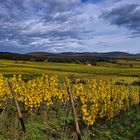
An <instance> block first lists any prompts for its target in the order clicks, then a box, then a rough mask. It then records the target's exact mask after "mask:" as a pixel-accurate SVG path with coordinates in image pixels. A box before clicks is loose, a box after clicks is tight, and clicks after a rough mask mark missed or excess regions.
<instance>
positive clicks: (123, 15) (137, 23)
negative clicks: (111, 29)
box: [102, 4, 140, 36]
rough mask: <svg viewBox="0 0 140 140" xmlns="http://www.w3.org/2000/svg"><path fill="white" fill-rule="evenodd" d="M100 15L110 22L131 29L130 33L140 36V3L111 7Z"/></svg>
mask: <svg viewBox="0 0 140 140" xmlns="http://www.w3.org/2000/svg"><path fill="white" fill-rule="evenodd" d="M102 17H104V18H105V19H106V20H109V21H110V22H111V24H115V25H118V26H123V27H126V28H128V29H129V30H131V31H132V34H137V35H136V36H138V34H139V36H140V5H137V4H131V5H125V6H122V7H117V8H113V9H111V10H110V11H107V12H105V13H104V14H103V15H102Z"/></svg>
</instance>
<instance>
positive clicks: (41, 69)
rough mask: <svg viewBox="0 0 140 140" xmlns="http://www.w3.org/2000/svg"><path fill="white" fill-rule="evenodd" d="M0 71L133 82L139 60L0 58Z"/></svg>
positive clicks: (137, 73) (26, 76) (138, 73)
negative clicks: (85, 62) (94, 63)
mask: <svg viewBox="0 0 140 140" xmlns="http://www.w3.org/2000/svg"><path fill="white" fill-rule="evenodd" d="M129 64H133V68H130V67H128V66H129ZM0 73H3V74H4V75H7V76H9V75H11V74H15V73H20V74H23V75H24V77H25V78H29V77H30V76H39V75H41V73H48V75H58V76H59V77H60V78H64V77H65V76H70V77H73V78H80V79H84V80H87V79H90V78H92V79H93V78H94V79H99V80H100V79H102V80H115V81H118V82H125V83H133V82H134V81H138V80H139V77H140V62H133V61H128V62H125V63H124V62H123V63H121V62H118V64H113V63H108V62H98V63H97V66H87V65H83V64H66V63H45V62H30V61H11V60H0Z"/></svg>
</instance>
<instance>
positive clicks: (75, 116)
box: [67, 87, 82, 140]
mask: <svg viewBox="0 0 140 140" xmlns="http://www.w3.org/2000/svg"><path fill="white" fill-rule="evenodd" d="M67 91H68V95H69V99H70V103H71V106H72V112H73V118H74V123H75V129H76V133H77V137H78V140H82V136H81V132H80V128H79V124H78V117H77V113H76V109H75V105H74V101H73V96H72V94H71V90H70V87H67Z"/></svg>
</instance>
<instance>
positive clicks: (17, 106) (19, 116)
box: [8, 82, 26, 133]
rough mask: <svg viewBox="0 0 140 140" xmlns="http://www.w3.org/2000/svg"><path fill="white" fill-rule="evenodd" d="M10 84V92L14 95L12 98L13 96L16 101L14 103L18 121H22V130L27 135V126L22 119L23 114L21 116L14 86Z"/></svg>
mask: <svg viewBox="0 0 140 140" xmlns="http://www.w3.org/2000/svg"><path fill="white" fill-rule="evenodd" d="M8 84H9V87H10V91H11V93H12V96H13V99H14V102H15V105H16V108H17V113H18V119H19V121H20V124H21V127H22V130H23V132H24V133H26V127H25V124H24V121H23V117H22V114H21V109H20V106H19V104H18V101H17V99H16V95H15V92H14V89H13V85H12V83H11V82H8Z"/></svg>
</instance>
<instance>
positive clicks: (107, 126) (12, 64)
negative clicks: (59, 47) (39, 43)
mask: <svg viewBox="0 0 140 140" xmlns="http://www.w3.org/2000/svg"><path fill="white" fill-rule="evenodd" d="M132 65H133V67H132ZM130 66H131V67H130ZM0 73H1V75H0V121H1V122H2V123H1V124H0V128H1V132H0V140H9V139H17V140H38V139H39V140H46V139H48V140H53V139H58V140H77V139H78V140H81V139H82V140H92V139H95V140H108V139H109V140H112V139H113V140H117V139H121V140H129V139H137V138H138V137H139V134H138V132H139V129H140V123H139V122H140V109H139V108H140V106H139V103H140V87H139V80H140V79H139V78H140V67H139V62H135V61H126V62H124V61H123V62H121V61H119V62H118V63H117V64H113V63H109V62H97V66H87V65H84V64H72V63H71V64H67V63H49V62H47V63H46V62H31V61H11V60H0ZM11 86H12V87H11ZM68 88H69V89H70V90H68ZM71 99H72V100H73V101H72V100H71ZM72 105H74V108H73V106H72ZM73 109H75V112H76V114H74V110H73ZM20 115H21V116H20ZM74 115H76V117H77V120H75V116H74ZM19 116H20V117H19ZM18 119H19V121H18ZM21 119H22V121H23V122H22V123H21ZM75 123H77V124H78V126H79V129H80V138H79V137H78V133H77V129H75V125H76V124H75ZM24 127H25V128H24ZM70 134H71V135H70Z"/></svg>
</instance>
